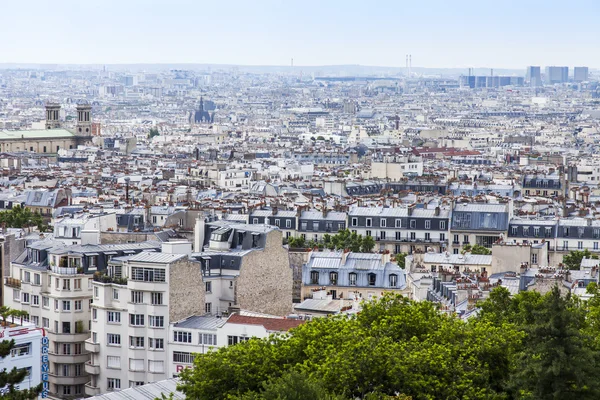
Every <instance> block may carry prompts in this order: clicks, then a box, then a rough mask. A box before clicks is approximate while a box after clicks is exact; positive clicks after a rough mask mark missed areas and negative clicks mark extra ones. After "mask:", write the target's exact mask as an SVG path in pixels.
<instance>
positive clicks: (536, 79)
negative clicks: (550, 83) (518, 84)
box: [525, 66, 542, 87]
mask: <svg viewBox="0 0 600 400" xmlns="http://www.w3.org/2000/svg"><path fill="white" fill-rule="evenodd" d="M525 82H527V84H529V86H533V87H537V86H542V73H541V71H540V67H539V66H529V67H527V74H526V76H525Z"/></svg>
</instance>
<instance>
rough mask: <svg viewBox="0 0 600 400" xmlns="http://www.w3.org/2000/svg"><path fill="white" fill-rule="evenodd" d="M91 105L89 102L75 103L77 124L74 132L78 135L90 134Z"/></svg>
mask: <svg viewBox="0 0 600 400" xmlns="http://www.w3.org/2000/svg"><path fill="white" fill-rule="evenodd" d="M91 114H92V106H90V105H89V104H77V126H76V127H75V134H76V135H78V136H91V135H92V118H91Z"/></svg>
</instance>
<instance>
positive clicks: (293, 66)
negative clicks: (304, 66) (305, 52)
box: [292, 57, 294, 68]
mask: <svg viewBox="0 0 600 400" xmlns="http://www.w3.org/2000/svg"><path fill="white" fill-rule="evenodd" d="M292 68H294V58H293V57H292Z"/></svg>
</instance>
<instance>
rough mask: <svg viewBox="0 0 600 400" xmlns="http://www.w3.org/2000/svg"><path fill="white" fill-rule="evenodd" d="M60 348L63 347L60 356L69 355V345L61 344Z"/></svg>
mask: <svg viewBox="0 0 600 400" xmlns="http://www.w3.org/2000/svg"><path fill="white" fill-rule="evenodd" d="M62 347H63V349H62V353H61V354H65V355H71V344H70V343H63V345H62Z"/></svg>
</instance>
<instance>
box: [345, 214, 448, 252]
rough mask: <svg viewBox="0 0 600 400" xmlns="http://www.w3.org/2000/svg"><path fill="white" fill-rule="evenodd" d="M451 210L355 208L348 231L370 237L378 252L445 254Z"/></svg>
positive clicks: (350, 217) (349, 217)
mask: <svg viewBox="0 0 600 400" xmlns="http://www.w3.org/2000/svg"><path fill="white" fill-rule="evenodd" d="M449 215H450V213H449V210H446V209H442V208H440V207H435V208H425V207H424V206H416V205H410V206H408V207H353V208H351V209H350V211H349V212H348V220H349V229H350V230H351V231H352V232H356V233H358V234H359V235H362V236H371V237H373V238H374V239H375V242H376V243H377V245H376V248H375V250H378V251H383V250H388V251H390V252H393V253H394V254H398V253H413V252H415V251H420V252H425V251H427V249H428V248H432V249H433V250H435V251H438V252H439V251H443V250H444V249H445V248H446V246H447V243H448V242H447V240H448V225H449V219H450V218H449Z"/></svg>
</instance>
